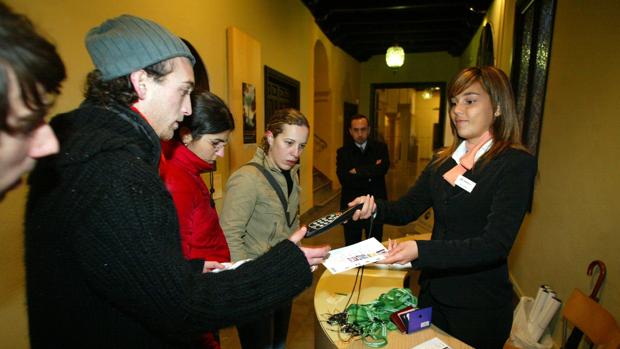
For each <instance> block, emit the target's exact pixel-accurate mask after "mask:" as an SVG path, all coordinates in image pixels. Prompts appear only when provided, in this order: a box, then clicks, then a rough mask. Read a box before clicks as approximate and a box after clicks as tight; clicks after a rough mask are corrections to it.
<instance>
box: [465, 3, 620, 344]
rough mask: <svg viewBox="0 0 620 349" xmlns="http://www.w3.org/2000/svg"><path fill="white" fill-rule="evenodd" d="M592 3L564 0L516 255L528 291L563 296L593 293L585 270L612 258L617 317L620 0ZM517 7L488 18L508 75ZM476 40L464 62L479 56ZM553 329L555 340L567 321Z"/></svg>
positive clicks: (498, 9) (607, 286)
mask: <svg viewBox="0 0 620 349" xmlns="http://www.w3.org/2000/svg"><path fill="white" fill-rule="evenodd" d="M591 5H592V4H590V3H589V2H587V1H584V0H564V1H558V2H557V8H556V11H557V12H556V17H555V25H554V32H553V40H552V47H551V62H550V67H549V76H548V81H547V94H546V97H545V106H544V115H543V120H542V133H541V141H540V149H539V157H538V165H539V169H538V170H539V173H538V179H537V183H536V187H535V194H534V203H533V207H532V213H531V214H529V215H527V216H526V219H525V222H524V225H523V227H522V228H521V232H520V233H519V236H518V238H517V241H516V243H515V246H514V248H513V251H512V254H511V258H510V262H511V276H512V279H513V281H514V283H515V286H516V289H517V291H518V292H519V293H521V294H523V295H526V296H535V294H536V290H537V288H538V287H539V285H541V284H548V285H550V286H552V287H553V288H554V289H555V290H556V291H557V292H558V295H559V297H560V298H561V299H563V300H566V299H567V297H568V296H569V295H570V292H571V291H572V290H573V289H574V288H579V289H581V290H583V291H584V292H586V293H588V294H589V293H590V290H591V289H592V287H593V285H594V283H593V281H594V280H592V278H590V277H589V276H587V275H586V270H587V267H588V265H589V263H590V262H591V261H593V260H595V259H600V260H602V261H604V262H605V263H606V264H607V279H606V281H605V283H604V286H603V288H602V290H601V292H600V297H601V304H602V305H603V306H604V307H605V308H607V309H608V310H609V311H610V312H612V314H613V315H614V316H615V317H616V319H618V320H620V258H618V251H620V238H619V237H618V226H620V218H618V217H619V216H618V212H620V204H619V203H618V200H617V197H618V196H619V195H620V181H619V180H618V178H619V177H618V174H619V173H620V161H614V160H613V159H614V158H615V157H616V156H617V155H618V154H620V132H619V131H618V130H620V119H619V118H618V111H617V109H618V107H617V106H618V102H617V100H618V93H620V90H619V89H618V87H617V86H616V85H617V81H619V80H620V68H619V67H618V61H620V48H619V47H618V45H617V44H616V42H617V37H618V36H619V35H620V29H619V27H618V26H617V19H618V18H617V14H618V13H619V11H620V2H618V1H615V0H605V1H600V2H597V5H596V6H591ZM514 14H515V11H514V0H498V1H496V2H495V3H494V4H493V5H492V6H491V8H490V9H489V13H488V15H487V18H486V21H488V22H489V23H491V25H492V27H493V28H494V33H493V34H494V45H495V49H496V56H495V58H496V64H497V65H498V66H500V67H501V68H502V69H504V71H506V72H507V73H510V67H511V64H512V56H511V54H512V43H513V32H514V28H513V27H514ZM498 33H501V35H497V34H498ZM478 41H479V38H474V39H473V40H472V42H471V43H470V46H469V47H468V49H467V50H466V52H465V53H464V55H463V57H462V60H461V62H468V61H469V60H471V57H475V54H474V53H473V52H477V49H478ZM470 63H471V62H470ZM552 327H553V328H552V329H553V330H554V339H555V342H556V344H557V343H559V341H560V337H561V323H560V322H555V323H554V325H553V326H552Z"/></svg>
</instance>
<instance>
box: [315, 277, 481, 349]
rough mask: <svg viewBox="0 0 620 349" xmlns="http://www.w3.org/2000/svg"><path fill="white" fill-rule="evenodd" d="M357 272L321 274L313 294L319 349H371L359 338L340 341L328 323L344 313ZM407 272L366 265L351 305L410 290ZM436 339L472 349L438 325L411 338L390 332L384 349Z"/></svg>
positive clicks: (405, 348)
mask: <svg viewBox="0 0 620 349" xmlns="http://www.w3.org/2000/svg"><path fill="white" fill-rule="evenodd" d="M356 273H357V269H352V270H348V271H346V272H342V273H339V274H336V275H333V274H332V273H331V272H330V271H329V270H325V271H324V272H323V274H322V275H321V278H320V279H319V282H318V284H317V286H316V291H315V294H314V309H315V312H316V316H317V319H316V320H317V323H315V326H314V331H315V336H314V337H315V340H314V343H315V344H314V347H315V348H316V349H327V348H368V347H366V346H365V345H364V343H362V341H360V340H358V339H357V340H352V341H346V338H340V335H339V332H338V330H337V327H334V326H330V325H329V324H327V322H326V320H327V318H329V316H330V315H331V314H335V313H339V312H342V311H343V310H344V307H345V305H346V304H347V300H348V299H349V296H350V294H351V291H352V290H353V285H354V283H355V274H356ZM407 273H408V271H407V270H391V269H384V268H378V267H376V266H373V265H371V266H366V268H365V270H364V276H363V278H362V288H361V293H360V294H359V300H358V298H357V297H358V293H357V292H355V294H354V295H353V298H352V299H351V303H359V304H364V303H368V302H370V301H373V300H375V299H377V298H378V297H379V295H381V294H382V293H385V292H387V291H389V290H391V289H392V288H395V287H403V286H405V287H408V286H409V285H403V283H404V282H405V279H406V276H407ZM434 337H438V338H439V339H441V340H442V341H444V342H445V343H446V344H448V345H449V346H450V347H452V348H453V349H461V348H463V349H465V348H471V347H470V346H468V345H466V344H464V343H463V342H460V341H459V340H457V339H455V338H453V337H450V336H449V335H448V334H446V333H445V332H443V331H441V330H440V329H439V328H437V327H435V326H431V327H430V328H427V329H424V330H421V331H418V332H415V333H413V334H409V335H406V334H402V333H400V332H399V331H390V332H389V334H388V345H387V346H385V347H384V348H403V349H411V348H412V347H414V346H415V345H417V344H420V343H422V342H424V341H426V340H429V339H432V338H434Z"/></svg>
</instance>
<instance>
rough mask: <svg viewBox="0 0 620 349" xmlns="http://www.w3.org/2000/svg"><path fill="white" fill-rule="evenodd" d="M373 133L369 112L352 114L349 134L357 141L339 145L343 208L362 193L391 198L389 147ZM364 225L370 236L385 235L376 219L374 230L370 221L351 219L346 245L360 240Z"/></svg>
mask: <svg viewBox="0 0 620 349" xmlns="http://www.w3.org/2000/svg"><path fill="white" fill-rule="evenodd" d="M369 133H370V126H369V122H368V118H367V117H366V116H364V115H359V114H358V115H354V116H352V117H351V124H350V125H349V134H351V137H352V138H353V142H348V144H345V145H344V146H342V147H341V148H340V149H338V153H337V158H336V173H337V174H338V180H340V184H341V185H342V194H341V196H340V208H341V209H346V208H347V204H348V203H349V202H351V201H352V200H353V199H355V198H356V197H358V196H360V195H367V194H369V195H373V196H374V197H375V198H381V199H387V191H386V188H385V174H386V173H387V171H388V169H389V168H390V158H389V156H388V149H387V146H386V145H385V143H383V142H379V141H375V140H372V139H368V135H369ZM364 229H365V230H366V238H370V237H375V238H376V239H377V240H379V241H381V240H382V239H383V224H381V223H380V222H374V224H373V226H372V232H370V231H369V222H368V221H349V222H348V223H346V224H345V225H344V239H345V243H346V245H352V244H354V243H356V242H360V241H361V239H362V230H364Z"/></svg>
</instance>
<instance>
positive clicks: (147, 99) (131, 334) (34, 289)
mask: <svg viewBox="0 0 620 349" xmlns="http://www.w3.org/2000/svg"><path fill="white" fill-rule="evenodd" d="M86 46H87V48H88V52H89V53H90V55H91V57H92V59H93V63H94V64H95V68H96V69H95V70H93V71H92V72H91V73H90V74H89V75H88V78H87V80H88V81H87V87H86V91H85V97H86V99H85V101H84V102H83V103H81V104H80V106H79V107H78V108H77V109H75V110H73V111H70V112H67V113H64V114H61V115H58V116H56V117H54V118H53V119H52V121H51V122H50V125H51V126H52V128H53V129H54V131H55V132H56V134H57V135H58V140H59V143H60V151H59V152H58V154H57V155H56V156H52V157H46V158H44V159H41V160H40V162H39V163H38V165H37V167H36V168H35V170H34V171H33V172H32V174H31V175H30V178H29V181H30V193H29V196H28V204H27V213H26V217H27V218H26V224H25V226H26V231H25V239H24V240H25V262H26V280H27V282H26V287H27V298H28V320H29V326H30V327H29V334H30V345H31V348H33V349H37V348H48V347H50V346H52V347H58V348H83V347H88V348H132V349H133V348H197V347H200V343H199V340H200V335H201V334H202V333H204V332H205V331H208V330H213V329H217V328H221V327H226V326H230V325H233V324H236V323H238V322H239V321H242V320H243V319H246V318H250V317H253V316H254V317H256V316H257V315H259V314H263V313H267V312H269V311H270V310H271V309H273V308H275V307H277V306H278V305H280V304H282V303H285V302H290V301H291V299H292V298H293V297H294V296H295V295H297V294H299V293H300V292H301V291H302V290H304V289H305V288H306V287H308V286H309V285H311V284H312V274H311V272H310V265H315V264H318V263H321V261H322V260H323V259H324V258H325V256H326V254H327V251H328V248H327V247H322V248H308V247H303V248H301V247H300V246H298V245H297V244H296V242H299V241H300V240H301V239H302V238H303V236H304V235H305V229H303V228H302V229H300V230H299V231H297V232H296V233H295V234H293V235H292V236H291V237H290V239H289V240H285V241H282V242H280V243H279V244H277V245H276V246H273V247H272V248H271V249H270V250H269V252H267V253H265V254H264V255H263V256H261V257H260V258H257V259H256V260H255V261H252V262H248V263H245V264H244V265H243V266H241V267H239V268H237V269H235V270H230V271H225V272H222V273H217V274H216V273H204V274H203V273H201V270H202V265H204V262H203V261H202V260H201V261H199V262H200V263H199V265H200V268H199V269H200V270H197V269H194V268H193V267H194V265H193V264H192V261H187V260H185V258H184V257H183V254H182V251H181V244H180V241H179V236H180V233H179V224H178V218H177V212H176V209H175V207H174V203H173V202H172V198H171V197H170V194H169V193H168V191H167V190H166V187H165V186H164V184H163V183H162V181H161V179H160V177H159V172H158V169H159V163H160V161H161V160H160V159H162V157H161V146H160V140H162V139H164V140H165V139H169V138H171V137H172V135H173V132H174V130H175V129H176V128H177V127H178V126H177V123H178V122H179V121H181V120H183V117H185V116H188V115H190V114H191V113H192V107H191V104H190V92H191V91H192V89H193V86H194V74H193V69H192V63H193V60H194V58H193V57H192V55H191V54H190V53H189V51H188V50H187V47H186V46H185V45H184V44H183V43H182V42H181V40H180V39H179V38H177V37H176V36H175V35H174V34H172V33H170V32H169V31H168V30H166V29H165V28H163V27H162V26H160V25H158V24H156V23H154V22H151V21H149V20H146V19H143V18H138V17H134V16H120V17H117V18H114V19H111V20H108V21H106V22H104V23H103V24H101V25H99V26H97V27H96V28H93V29H92V30H90V31H89V32H88V34H87V36H86ZM203 139H204V140H205V141H207V142H206V143H204V146H206V147H211V146H212V145H211V143H209V142H208V139H207V138H203ZM192 161H194V160H192ZM198 180H200V179H198Z"/></svg>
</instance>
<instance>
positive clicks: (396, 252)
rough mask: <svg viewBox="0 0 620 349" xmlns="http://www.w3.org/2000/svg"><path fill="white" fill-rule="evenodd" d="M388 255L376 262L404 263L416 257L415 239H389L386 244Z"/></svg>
mask: <svg viewBox="0 0 620 349" xmlns="http://www.w3.org/2000/svg"><path fill="white" fill-rule="evenodd" d="M388 251H389V252H388V256H387V257H386V258H385V259H384V260H381V261H378V262H377V263H378V264H393V263H398V264H405V263H408V262H411V261H412V260H415V259H417V258H418V243H417V242H416V241H415V240H408V241H403V242H401V243H398V242H396V241H394V240H390V242H389V244H388Z"/></svg>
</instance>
